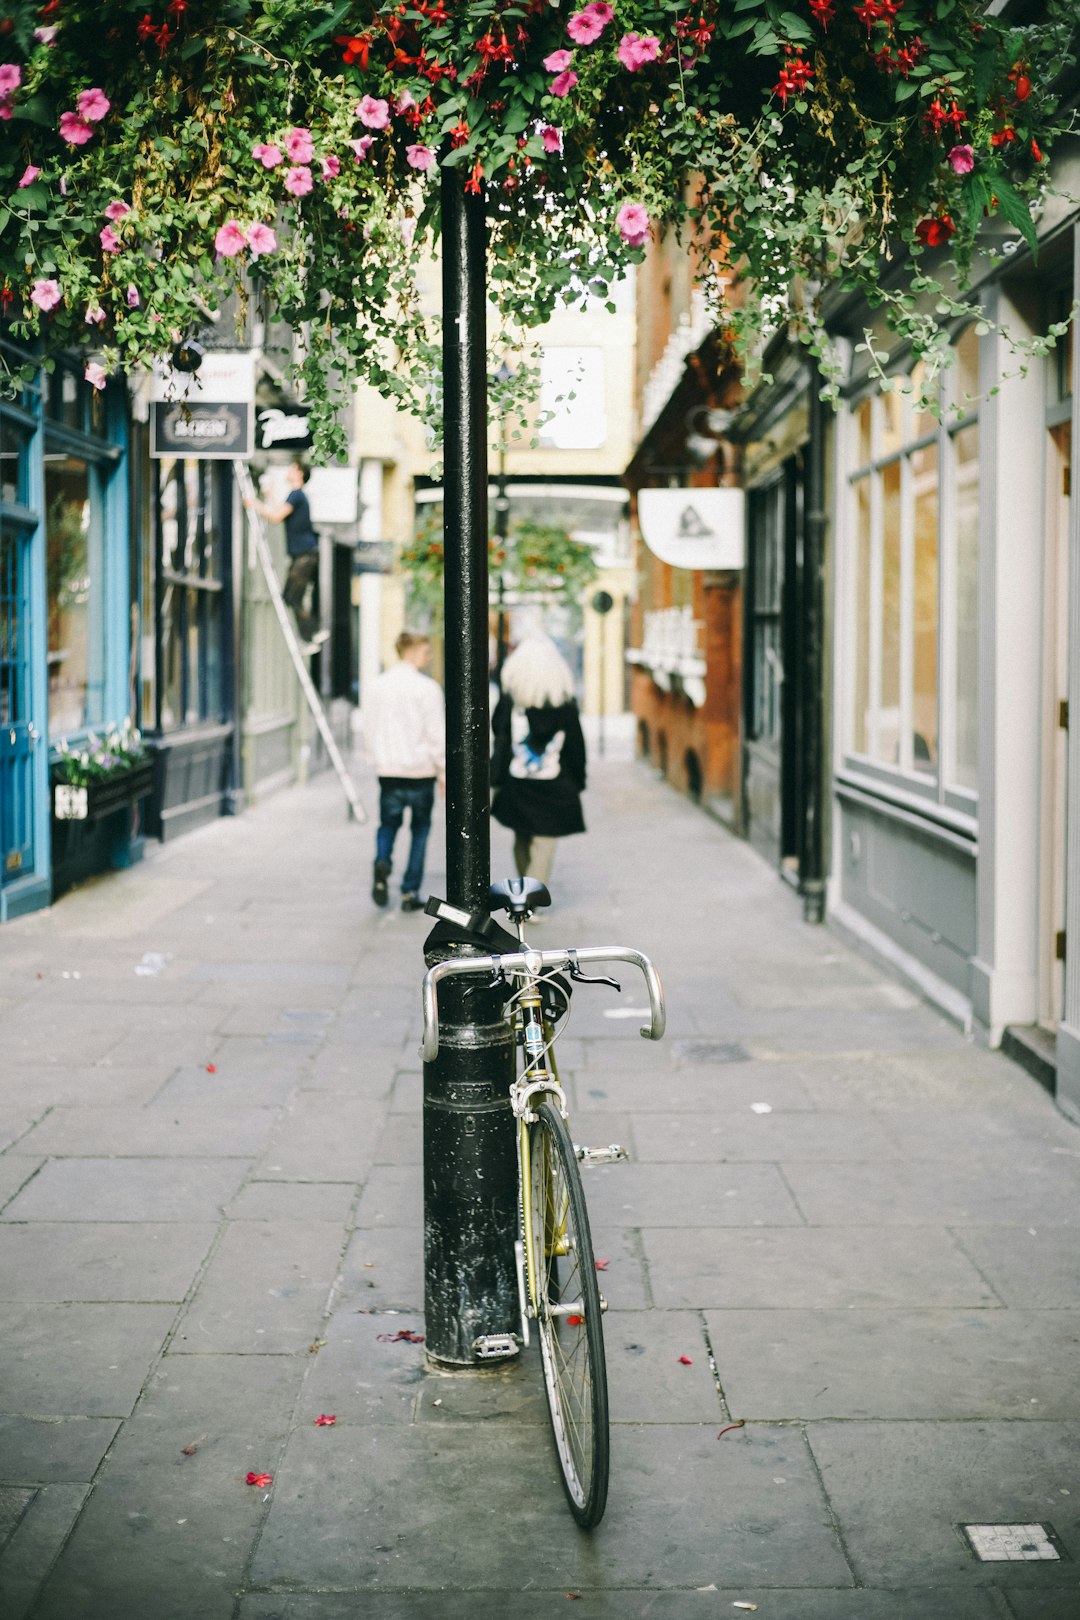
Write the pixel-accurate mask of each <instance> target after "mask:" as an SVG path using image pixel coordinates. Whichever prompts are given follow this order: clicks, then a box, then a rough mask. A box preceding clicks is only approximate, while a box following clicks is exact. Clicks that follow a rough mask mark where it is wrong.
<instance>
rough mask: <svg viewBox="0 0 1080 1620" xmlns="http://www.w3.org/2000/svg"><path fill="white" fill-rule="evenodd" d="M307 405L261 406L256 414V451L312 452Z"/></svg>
mask: <svg viewBox="0 0 1080 1620" xmlns="http://www.w3.org/2000/svg"><path fill="white" fill-rule="evenodd" d="M312 443H313V441H312V437H311V433H310V432H309V430H308V411H307V406H306V405H260V407H259V409H258V410H257V411H256V412H255V448H256V450H296V451H299V450H310V449H311V446H312Z"/></svg>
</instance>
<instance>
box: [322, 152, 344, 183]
mask: <svg viewBox="0 0 1080 1620" xmlns="http://www.w3.org/2000/svg"><path fill="white" fill-rule="evenodd" d="M340 173H341V159H340V158H337V157H335V156H334V154H333V152H331V153H330V154H329V155H328V156H327V157H324V158H323V160H322V177H323V179H324V180H335V179H336V178H337V176H338V175H339V174H340Z"/></svg>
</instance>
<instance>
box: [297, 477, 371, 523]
mask: <svg viewBox="0 0 1080 1620" xmlns="http://www.w3.org/2000/svg"><path fill="white" fill-rule="evenodd" d="M358 493H359V486H358V479H357V472H356V468H355V467H313V468H312V470H311V477H310V478H309V479H308V481H307V485H306V494H307V498H308V502H309V504H310V506H311V521H312V522H313V523H355V522H356V520H357V517H358V516H359V510H358V504H357V496H358Z"/></svg>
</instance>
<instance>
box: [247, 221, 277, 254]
mask: <svg viewBox="0 0 1080 1620" xmlns="http://www.w3.org/2000/svg"><path fill="white" fill-rule="evenodd" d="M247 245H248V247H249V248H250V249H251V257H252V258H253V259H257V258H259V257H260V255H261V254H263V253H273V251H274V249H275V248H276V247H277V237H276V236H275V235H274V233H273V231H272V230H271V229H270V227H269V225H263V224H262V223H261V222H260V221H259V220H256V221H255V224H254V225H249V226H248V233H247Z"/></svg>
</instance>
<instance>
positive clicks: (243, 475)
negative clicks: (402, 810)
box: [233, 458, 367, 824]
mask: <svg viewBox="0 0 1080 1620" xmlns="http://www.w3.org/2000/svg"><path fill="white" fill-rule="evenodd" d="M233 470H234V471H235V473H236V482H237V483H238V484H239V486H240V493H241V495H242V496H243V498H244V501H245V503H246V502H248V501H253V500H254V499H255V486H254V484H253V483H252V481H251V472H250V470H249V468H248V465H247V462H246V461H239V460H236V459H235V458H234V460H233ZM246 510H247V517H248V522H249V523H250V524H251V529H252V533H253V534H254V536H255V554H256V556H257V557H258V559H259V566H260V567H261V568H262V572H263V578H264V579H265V580H266V588H267V590H268V591H269V592H270V600H271V601H272V602H273V604H274V612H275V613H276V614H277V621H278V624H279V625H280V626H281V634H282V636H283V637H284V639H285V645H286V647H288V649H289V656H290V658H291V659H292V661H293V668H294V669H295V670H296V677H297V679H298V681H299V682H300V690H301V691H302V692H303V694H304V697H305V698H306V699H307V706H308V708H309V709H310V710H311V715H312V719H313V720H314V721H315V724H316V726H317V727H318V731H319V736H320V737H321V738H322V740H323V742H324V744H325V745H326V752H327V753H328V754H329V756H330V763H331V764H332V765H333V767H334V770H335V771H336V772H337V778H338V781H339V782H340V783H341V787H342V791H343V792H344V794H345V797H346V799H347V800H348V801H349V818H350V820H352V821H357V822H360V823H361V824H363V823H364V822H365V821H366V820H367V811H366V810H365V809H364V807H363V805H362V804H361V803H360V796H359V794H358V793H357V791H356V784H355V782H354V781H353V779H352V777H351V776H350V775H349V770H348V767H347V765H346V764H345V761H344V760H343V759H342V757H341V750H340V748H339V747H338V745H337V742H336V741H335V739H334V733H333V732H332V731H331V730H330V726H329V723H328V721H327V718H326V712H325V710H324V709H323V706H322V700H321V699H320V697H319V694H318V692H316V690H315V683H314V682H313V681H312V679H311V676H310V674H309V673H308V667H307V659H306V658H305V657H304V654H303V652H302V651H301V649H300V638H299V637H298V636H297V634H296V629H295V627H294V625H293V622H292V618H291V616H290V614H289V610H288V608H287V607H286V606H285V599H284V597H283V596H282V594H281V586H280V585H279V584H278V577H277V573H276V571H275V569H274V559H273V558H272V557H271V555H270V547H269V544H268V543H267V539H266V527H265V525H264V523H263V520H262V518H261V516H260V515H259V513H258V512H257V511H256V510H255V508H254V507H253V506H248V507H247V508H246Z"/></svg>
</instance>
